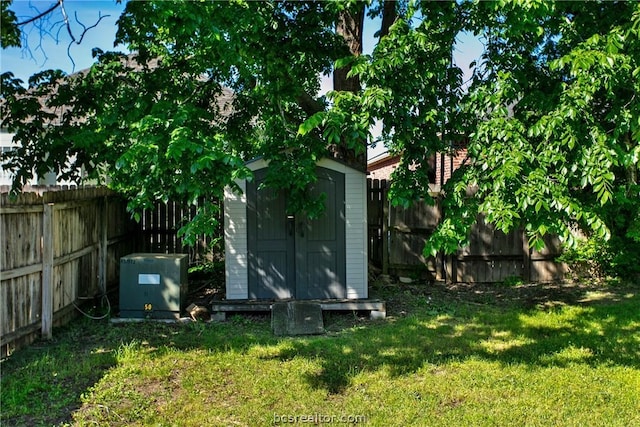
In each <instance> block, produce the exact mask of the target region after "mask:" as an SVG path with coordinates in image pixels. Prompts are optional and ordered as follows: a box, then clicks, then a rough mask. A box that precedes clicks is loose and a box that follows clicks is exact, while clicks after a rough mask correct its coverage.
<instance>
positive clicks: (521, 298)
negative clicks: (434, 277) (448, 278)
mask: <svg viewBox="0 0 640 427" xmlns="http://www.w3.org/2000/svg"><path fill="white" fill-rule="evenodd" d="M638 291H639V288H638V286H634V285H632V284H620V283H616V284H610V283H606V282H594V283H531V284H522V285H517V286H505V285H502V284H493V283H454V284H447V283H428V282H425V283H420V282H418V283H412V284H403V283H386V284H385V283H380V282H374V283H373V284H372V291H371V295H372V297H374V298H380V299H384V300H385V301H386V302H387V314H389V315H392V316H393V315H408V314H410V313H411V312H413V311H415V310H416V309H422V308H424V307H425V306H432V307H435V308H437V309H439V310H441V311H442V312H446V311H447V309H448V307H453V306H454V305H455V304H460V303H462V304H471V305H487V306H497V307H504V308H525V309H528V308H540V309H545V308H553V307H555V306H561V305H591V304H603V303H612V302H617V301H621V300H623V299H625V298H629V297H632V296H633V295H636V294H637V293H638Z"/></svg>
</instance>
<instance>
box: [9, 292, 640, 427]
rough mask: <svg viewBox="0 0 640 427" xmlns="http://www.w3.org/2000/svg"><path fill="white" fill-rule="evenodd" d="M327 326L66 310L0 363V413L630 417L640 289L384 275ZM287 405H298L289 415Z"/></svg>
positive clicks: (159, 417) (72, 417)
mask: <svg viewBox="0 0 640 427" xmlns="http://www.w3.org/2000/svg"><path fill="white" fill-rule="evenodd" d="M374 292H375V293H376V295H377V296H380V297H382V298H384V299H386V300H387V307H388V315H389V317H388V319H386V320H384V321H369V320H367V318H366V317H364V316H358V315H356V314H354V313H351V314H334V313H328V314H326V317H325V326H326V328H327V334H326V335H323V336H313V337H301V338H279V337H274V336H273V335H272V334H271V332H270V323H269V317H268V316H256V315H253V316H236V317H233V318H231V319H230V320H229V321H228V322H226V323H220V324H218V323H191V324H182V325H167V324H157V323H150V322H149V323H143V324H126V325H122V324H118V325H114V324H110V323H108V322H96V321H89V320H84V319H83V320H78V321H77V322H75V323H74V324H73V325H71V326H69V327H67V328H65V329H60V330H56V331H54V337H55V338H54V340H53V341H51V342H37V343H35V344H34V345H32V346H30V347H29V348H27V349H24V350H21V351H19V352H17V353H15V354H13V355H12V356H11V357H10V358H9V359H8V360H6V361H4V362H3V363H2V365H1V368H2V389H1V398H2V402H1V404H2V407H1V414H2V415H1V424H2V425H3V426H5V425H6V426H10V425H29V426H31V425H52V424H53V425H60V424H62V425H66V424H69V425H86V426H94V425H103V426H131V425H133V426H135V425H139V426H146V425H154V426H156V425H157V426H204V425H211V426H218V425H242V426H262V425H274V424H276V425H281V424H292V423H293V422H294V421H296V420H297V421H298V422H300V424H303V423H306V422H307V421H311V423H310V424H311V425H314V423H315V424H325V423H327V424H328V422H329V421H333V422H334V423H336V424H346V425H349V423H351V424H353V423H355V422H356V421H358V422H359V423H361V424H362V423H364V424H366V425H371V426H409V425H416V426H432V425H433V426H468V425H478V426H485V425H487V426H507V425H508V426H511V425H528V426H549V425H563V426H587V425H589V426H625V427H626V426H630V425H640V288H639V287H637V286H628V285H616V286H612V285H609V286H607V285H588V286H587V285H582V286H576V285H571V286H570V285H556V286H549V285H520V286H515V287H506V286H500V285H496V286H462V285H459V286H456V287H451V286H449V287H447V286H445V285H432V284H431V285H429V284H425V285H390V286H387V287H378V288H376V289H374ZM296 417H297V418H296Z"/></svg>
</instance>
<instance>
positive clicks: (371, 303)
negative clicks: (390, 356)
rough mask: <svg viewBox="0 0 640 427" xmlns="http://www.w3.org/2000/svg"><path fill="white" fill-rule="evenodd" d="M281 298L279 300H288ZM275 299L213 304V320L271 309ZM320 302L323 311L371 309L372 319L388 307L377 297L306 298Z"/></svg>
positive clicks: (316, 302)
mask: <svg viewBox="0 0 640 427" xmlns="http://www.w3.org/2000/svg"><path fill="white" fill-rule="evenodd" d="M286 301H287V300H284V301H282V300H280V301H278V302H286ZM274 302H275V301H253V300H229V301H216V302H214V303H212V304H211V320H217V321H224V320H225V319H226V314H227V313H243V312H244V313H251V312H260V311H271V310H272V308H273V304H274ZM304 302H308V303H314V304H319V305H320V308H322V311H369V312H370V314H369V316H370V318H371V319H384V318H385V317H386V315H387V308H386V305H385V302H384V301H380V300H377V299H357V300H347V299H344V300H334V299H332V300H304Z"/></svg>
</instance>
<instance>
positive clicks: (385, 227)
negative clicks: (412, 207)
mask: <svg viewBox="0 0 640 427" xmlns="http://www.w3.org/2000/svg"><path fill="white" fill-rule="evenodd" d="M380 184H381V185H380V202H381V203H382V274H389V237H390V236H389V221H390V218H389V200H388V197H387V191H388V189H389V187H388V181H386V180H383V181H381V182H380Z"/></svg>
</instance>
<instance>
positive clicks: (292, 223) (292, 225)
mask: <svg viewBox="0 0 640 427" xmlns="http://www.w3.org/2000/svg"><path fill="white" fill-rule="evenodd" d="M287 229H288V230H289V236H290V237H291V236H293V235H294V234H295V232H296V223H295V218H294V217H293V215H287Z"/></svg>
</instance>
